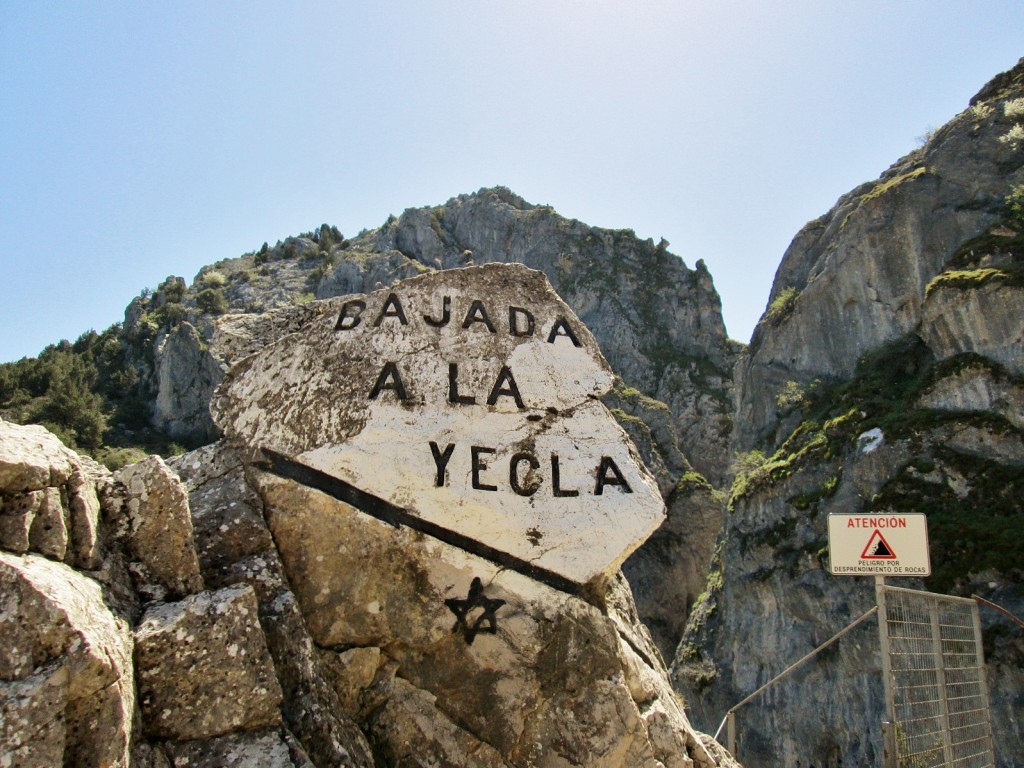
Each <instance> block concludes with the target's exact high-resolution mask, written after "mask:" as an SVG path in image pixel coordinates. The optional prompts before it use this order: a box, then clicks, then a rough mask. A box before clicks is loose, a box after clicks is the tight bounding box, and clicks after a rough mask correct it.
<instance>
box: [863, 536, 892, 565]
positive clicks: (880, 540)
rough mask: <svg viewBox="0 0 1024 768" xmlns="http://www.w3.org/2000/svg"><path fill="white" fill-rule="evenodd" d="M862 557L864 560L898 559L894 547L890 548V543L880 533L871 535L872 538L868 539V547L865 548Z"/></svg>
mask: <svg viewBox="0 0 1024 768" xmlns="http://www.w3.org/2000/svg"><path fill="white" fill-rule="evenodd" d="M860 556H861V559H863V560H895V559H896V553H895V552H893V549H892V547H890V546H889V542H888V541H886V540H885V537H884V536H883V535H882V533H881V532H880V531H875V532H874V533H872V534H871V538H870V539H868V545H867V546H866V547H864V551H863V552H861V553H860Z"/></svg>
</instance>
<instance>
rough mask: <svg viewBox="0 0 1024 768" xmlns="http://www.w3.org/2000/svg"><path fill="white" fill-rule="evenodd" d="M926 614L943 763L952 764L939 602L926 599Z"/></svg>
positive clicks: (947, 693) (947, 692)
mask: <svg viewBox="0 0 1024 768" xmlns="http://www.w3.org/2000/svg"><path fill="white" fill-rule="evenodd" d="M928 616H929V618H930V619H931V623H932V656H933V657H934V658H935V683H936V688H937V689H938V693H939V700H938V705H939V721H940V722H941V724H942V758H943V760H944V761H945V762H944V763H943V765H952V764H953V745H952V744H951V743H950V741H949V733H950V731H949V691H948V690H947V689H946V657H945V655H943V653H942V626H941V625H940V623H939V604H938V602H937V601H936V600H935V599H930V600H929V601H928Z"/></svg>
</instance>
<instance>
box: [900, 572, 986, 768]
mask: <svg viewBox="0 0 1024 768" xmlns="http://www.w3.org/2000/svg"><path fill="white" fill-rule="evenodd" d="M884 588H885V601H884V604H885V621H886V634H887V635H888V661H889V665H888V666H889V675H890V676H891V679H890V682H891V685H892V697H893V712H892V713H891V714H892V717H893V721H894V724H893V727H894V729H895V735H894V739H893V741H894V746H895V751H896V765H897V767H898V768H992V767H994V766H995V757H994V755H993V750H992V721H991V716H990V714H989V707H988V689H987V686H986V682H985V666H984V660H983V658H982V650H981V625H980V622H979V619H978V604H977V603H976V602H974V601H973V600H966V599H963V598H958V597H950V596H948V595H937V594H933V593H930V592H919V591H916V590H909V589H901V588H899V587H890V586H888V585H885V587H884Z"/></svg>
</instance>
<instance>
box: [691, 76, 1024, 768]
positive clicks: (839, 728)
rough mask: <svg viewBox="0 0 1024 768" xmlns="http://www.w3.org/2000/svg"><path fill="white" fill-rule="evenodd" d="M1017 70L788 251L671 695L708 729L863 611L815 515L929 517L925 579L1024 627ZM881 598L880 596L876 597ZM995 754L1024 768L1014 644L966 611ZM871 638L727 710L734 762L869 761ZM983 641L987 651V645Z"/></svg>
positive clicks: (862, 593)
mask: <svg viewBox="0 0 1024 768" xmlns="http://www.w3.org/2000/svg"><path fill="white" fill-rule="evenodd" d="M1019 105H1024V61H1022V62H1021V64H1018V66H1017V67H1016V68H1015V69H1014V70H1012V71H1011V72H1009V73H1005V74H1004V75H1002V76H1000V77H999V78H997V79H996V80H994V81H993V83H991V84H990V85H989V86H987V87H986V88H985V89H984V90H983V91H982V92H981V93H980V94H979V95H978V96H976V97H975V99H974V100H973V101H972V105H971V106H970V107H969V108H968V109H966V110H965V111H964V112H963V113H961V114H960V115H958V116H957V117H956V118H954V119H953V120H952V121H951V122H950V123H949V124H948V125H946V126H944V127H942V128H941V129H939V130H938V131H936V132H935V134H934V136H933V137H932V138H931V139H930V141H929V142H928V143H927V144H926V145H925V146H924V147H922V148H921V149H919V150H917V151H915V152H913V153H912V154H910V155H908V156H907V157H905V158H903V159H902V160H900V161H899V162H898V163H896V164H895V165H894V166H893V167H892V168H890V169H889V170H888V171H886V173H885V174H883V176H882V177H881V178H880V179H879V180H878V181H877V182H872V183H869V184H865V185H862V186H861V187H858V188H857V189H856V190H854V191H853V192H851V193H850V194H848V195H846V196H844V197H842V198H840V200H839V201H838V203H837V204H836V206H835V207H834V208H833V209H832V210H831V211H830V212H829V213H827V214H826V215H825V216H823V217H822V218H820V219H818V220H816V221H814V222H811V223H810V224H808V225H807V226H806V227H805V228H804V230H802V231H801V232H800V233H799V234H798V235H797V237H796V238H795V239H794V241H793V244H792V245H791V246H790V248H789V250H788V251H787V253H786V255H785V257H784V258H783V261H782V264H781V265H780V267H779V270H778V273H777V275H776V280H775V285H774V286H773V289H772V300H771V302H770V305H769V307H768V310H767V311H766V313H765V315H764V316H763V317H762V319H761V322H760V323H759V324H758V328H757V330H756V332H755V334H754V338H753V340H752V343H751V346H750V349H749V352H748V354H747V355H745V356H744V358H743V359H742V361H741V363H740V364H739V365H738V367H737V393H738V395H737V397H738V409H737V414H736V432H735V436H734V439H733V447H734V449H735V450H736V451H737V452H739V453H741V454H745V455H744V461H745V464H744V469H743V471H742V472H741V473H740V475H739V476H738V478H737V481H736V483H735V484H734V486H733V489H732V493H731V498H730V500H729V502H728V507H729V513H728V514H727V515H726V517H725V521H726V522H725V526H724V528H723V531H722V533H721V535H720V537H719V541H718V548H717V551H716V556H715V561H714V563H713V565H712V570H711V574H710V576H709V579H708V583H707V590H706V592H705V594H704V596H703V598H702V600H701V601H699V602H698V604H697V605H696V606H695V608H694V611H693V613H692V615H691V617H690V621H689V624H688V627H687V632H686V635H685V637H684V640H683V643H682V644H681V645H680V646H679V649H678V651H677V654H676V657H675V662H674V665H673V670H672V674H673V679H674V680H675V682H676V684H677V685H678V687H679V688H680V690H682V691H683V693H684V695H685V696H686V698H687V701H689V702H692V703H693V712H694V718H695V720H696V721H697V722H698V723H700V724H701V725H702V726H703V727H704V728H708V729H713V728H715V727H716V726H717V723H718V721H719V720H720V719H721V718H722V716H723V715H724V714H725V711H726V710H727V709H728V708H729V707H730V706H732V705H734V704H736V703H737V702H739V701H740V700H741V699H742V698H744V697H745V696H746V695H747V694H749V693H751V692H752V691H753V690H754V689H756V688H757V687H758V686H759V685H761V684H762V683H764V682H766V681H767V680H768V679H770V678H771V677H772V676H774V675H775V674H777V673H778V672H780V671H782V669H783V668H784V667H785V666H786V665H787V664H788V663H789V662H791V661H795V660H796V659H797V658H799V657H800V656H801V655H803V654H804V653H806V652H808V651H810V650H811V649H813V648H814V647H815V646H816V645H817V644H818V643H820V642H823V641H824V640H825V639H827V638H828V637H829V636H830V635H831V634H833V633H834V632H837V631H838V630H840V629H841V628H842V627H843V626H845V625H846V624H847V623H849V622H850V621H852V620H853V619H855V618H856V617H857V616H859V615H860V614H862V613H863V612H864V611H866V610H867V609H868V608H869V607H871V605H872V604H873V603H874V594H873V585H872V583H871V579H870V578H866V577H835V576H829V575H828V572H827V570H826V567H827V558H828V547H827V540H826V519H827V516H828V514H829V513H832V512H842V513H847V514H849V513H864V514H872V513H884V512H925V513H926V514H927V515H928V528H929V539H930V549H931V559H932V569H933V570H932V575H931V576H930V577H929V578H928V579H926V580H924V582H923V583H922V582H921V581H920V580H918V579H901V580H900V582H899V585H900V586H908V587H914V588H926V589H930V590H932V591H938V592H951V593H954V594H960V595H970V594H972V593H977V594H980V595H982V596H985V597H988V598H990V599H992V600H994V601H995V602H997V603H1000V604H1001V605H1003V606H1004V607H1005V608H1007V609H1009V610H1011V611H1013V612H1015V613H1016V614H1017V615H1020V614H1021V613H1022V609H1024V603H1022V602H1021V598H1020V583H1021V578H1022V575H1024V574H1022V572H1021V563H1022V562H1024V559H1022V558H1024V550H1022V549H1021V547H1020V545H1019V541H1020V538H1019V536H1018V535H1017V531H1019V528H1020V526H1021V525H1022V524H1024V506H1022V502H1021V499H1022V498H1024V483H1022V478H1024V433H1022V431H1021V410H1022V407H1024V400H1022V399H1021V392H1022V389H1021V387H1022V384H1024V379H1022V369H1021V365H1022V363H1021V361H1022V360H1024V325H1022V321H1021V313H1020V311H1019V307H1020V301H1021V288H1020V284H1021V283H1020V275H1021V272H1022V269H1024V219H1022V218H1021V217H1020V215H1019V210H1016V211H1015V210H1014V208H1013V207H1012V206H1011V205H1010V204H1009V201H1010V199H1012V196H1013V195H1014V194H1018V193H1020V191H1021V190H1022V189H1024V186H1022V185H1024V148H1020V147H1014V146H1013V145H1012V143H1011V142H1008V141H1006V140H1005V137H1006V136H1007V135H1008V133H1009V132H1010V131H1011V130H1012V128H1013V126H1014V125H1015V124H1017V123H1018V122H1019V121H1020V107H1019ZM893 581H895V580H893ZM982 619H983V624H984V627H985V628H984V636H985V640H986V642H985V653H986V656H987V660H988V663H987V668H988V679H989V680H990V682H991V702H992V707H993V727H994V730H995V741H996V751H997V754H998V756H999V760H1000V761H1001V763H1000V764H1002V765H1020V764H1022V761H1024V751H1022V748H1021V745H1022V744H1024V731H1022V730H1021V727H1022V726H1021V720H1020V717H1019V709H1020V699H1019V696H1020V691H1021V690H1022V688H1021V686H1022V684H1024V678H1022V675H1021V671H1020V670H1021V669H1022V668H1024V639H1022V637H1021V635H1020V633H1019V631H1016V632H1015V631H1014V630H1011V629H1010V626H1011V625H1010V624H1008V623H1007V621H1006V620H1005V619H1004V618H1002V617H1001V616H999V615H998V614H995V613H992V612H987V609H982ZM876 633H877V629H876V625H874V624H873V623H872V624H870V625H868V624H865V625H863V626H862V627H860V628H858V629H857V630H854V632H853V633H851V635H850V636H848V638H844V640H843V641H842V642H841V643H840V644H838V645H837V646H834V647H833V648H832V649H830V650H829V651H828V652H827V653H826V654H824V655H823V656H820V657H818V659H817V660H816V661H815V662H813V663H811V664H809V665H808V666H807V667H805V668H803V669H801V670H800V671H798V672H797V673H795V674H794V675H793V676H792V677H791V678H789V679H788V680H787V681H786V682H785V683H784V684H780V685H778V686H776V687H774V688H773V689H772V690H771V691H770V693H768V694H766V695H765V696H764V698H763V699H761V700H760V701H759V702H754V703H752V704H750V705H748V706H746V707H745V708H743V709H742V710H741V711H740V712H739V714H738V717H739V723H738V730H739V733H740V737H741V743H742V745H743V746H742V747H741V749H740V750H739V753H740V757H741V759H743V760H744V761H745V762H747V763H748V764H749V765H752V766H761V765H764V766H768V765H772V766H774V765H779V764H787V765H789V764H794V763H793V762H791V761H793V760H794V759H795V756H796V755H800V759H801V760H806V761H808V762H810V763H813V764H814V765H828V766H833V765H839V764H842V765H865V764H873V763H875V762H877V760H878V759H879V755H880V750H881V742H880V729H879V727H878V726H877V723H878V722H879V720H880V719H881V716H882V715H881V713H882V711H883V710H882V690H881V683H880V677H879V675H880V670H879V667H878V665H879V655H878V651H877V635H876ZM996 638H998V641H996Z"/></svg>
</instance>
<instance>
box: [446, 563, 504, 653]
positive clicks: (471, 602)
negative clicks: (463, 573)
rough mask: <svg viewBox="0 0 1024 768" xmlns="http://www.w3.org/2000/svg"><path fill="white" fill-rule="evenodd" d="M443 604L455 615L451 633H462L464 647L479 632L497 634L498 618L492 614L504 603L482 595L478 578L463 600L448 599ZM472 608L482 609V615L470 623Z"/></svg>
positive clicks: (470, 642) (471, 642) (475, 578)
mask: <svg viewBox="0 0 1024 768" xmlns="http://www.w3.org/2000/svg"><path fill="white" fill-rule="evenodd" d="M444 604H445V605H447V606H448V610H450V611H451V612H452V613H454V614H455V624H454V625H453V626H452V632H462V636H463V637H464V638H465V639H466V645H472V644H473V640H475V639H476V636H477V634H479V633H480V632H486V633H487V634H489V635H494V634H497V632H498V618H497V617H496V616H495V615H494V613H495V611H497V610H498V609H499V608H501V606H503V605H504V604H505V601H504V600H497V599H492V598H489V597H487V596H486V595H484V587H483V584H482V583H481V582H480V579H479V577H474V578H473V583H472V584H470V585H469V594H468V595H467V596H466V599H465V600H459V599H458V598H454V597H450V598H448V599H447V600H445V601H444ZM474 608H480V609H482V613H481V614H480V615H479V616H477V617H476V619H475V620H474V621H473V622H472V623H470V621H469V614H470V612H471V611H472V610H473V609H474Z"/></svg>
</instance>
